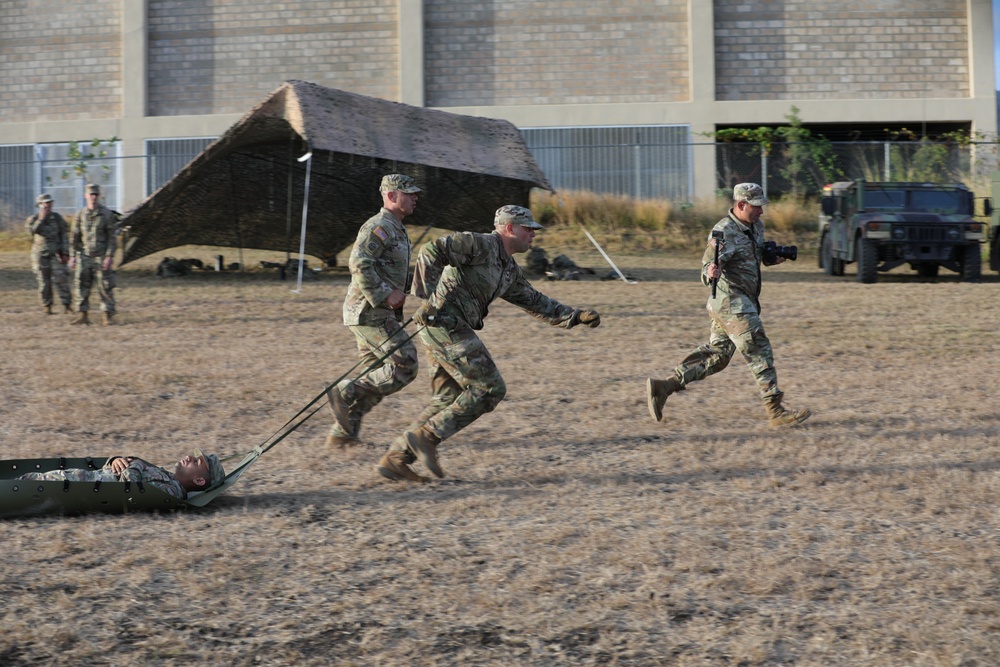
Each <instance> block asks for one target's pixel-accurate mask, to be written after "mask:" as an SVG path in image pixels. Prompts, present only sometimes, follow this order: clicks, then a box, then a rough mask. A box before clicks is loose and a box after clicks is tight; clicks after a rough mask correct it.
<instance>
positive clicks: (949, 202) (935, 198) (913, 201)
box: [865, 188, 964, 214]
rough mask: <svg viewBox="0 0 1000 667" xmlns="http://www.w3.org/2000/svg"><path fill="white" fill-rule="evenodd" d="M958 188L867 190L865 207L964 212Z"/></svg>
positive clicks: (930, 211)
mask: <svg viewBox="0 0 1000 667" xmlns="http://www.w3.org/2000/svg"><path fill="white" fill-rule="evenodd" d="M962 194H963V193H962V192H960V191H958V190H931V189H924V188H920V189H918V190H917V189H915V190H877V189H875V188H872V189H870V190H865V208H866V209H873V208H877V209H882V210H886V209H888V210H892V209H896V210H900V211H903V210H906V211H925V212H927V213H945V214H948V213H962V212H963V207H964V205H963V197H962Z"/></svg>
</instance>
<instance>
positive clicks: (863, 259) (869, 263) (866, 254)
mask: <svg viewBox="0 0 1000 667" xmlns="http://www.w3.org/2000/svg"><path fill="white" fill-rule="evenodd" d="M854 258H855V259H856V260H857V262H858V282H862V283H873V282H875V281H876V280H878V246H877V245H875V242H874V241H869V240H867V239H865V238H863V237H861V236H859V237H858V240H857V241H855V246H854Z"/></svg>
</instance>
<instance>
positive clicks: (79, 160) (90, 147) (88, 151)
mask: <svg viewBox="0 0 1000 667" xmlns="http://www.w3.org/2000/svg"><path fill="white" fill-rule="evenodd" d="M117 141H119V139H118V137H111V138H110V139H91V140H90V141H86V142H81V141H71V142H69V150H68V152H67V154H66V160H67V162H66V168H65V169H63V170H62V172H61V174H60V177H61V178H62V180H64V181H68V180H69V179H71V178H73V177H74V176H75V177H76V178H79V179H80V180H81V181H82V183H83V184H86V182H87V181H88V180H90V167H91V165H90V163H89V162H88V160H97V159H102V158H106V157H107V156H108V151H107V147H109V146H111V145H112V144H114V143H116V142H117ZM101 172H102V174H103V176H104V179H103V180H105V181H106V180H107V177H108V174H110V173H111V167H109V166H108V165H106V164H101ZM45 181H46V182H47V183H48V184H49V185H52V177H51V176H46V177H45Z"/></svg>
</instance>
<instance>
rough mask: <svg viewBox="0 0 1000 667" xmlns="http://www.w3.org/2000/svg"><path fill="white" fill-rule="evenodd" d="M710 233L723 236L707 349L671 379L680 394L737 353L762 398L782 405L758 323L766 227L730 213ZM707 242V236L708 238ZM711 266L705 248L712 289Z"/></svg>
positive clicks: (704, 259) (684, 363)
mask: <svg viewBox="0 0 1000 667" xmlns="http://www.w3.org/2000/svg"><path fill="white" fill-rule="evenodd" d="M713 230H719V231H722V232H723V234H724V235H725V240H724V242H723V245H722V246H721V247H720V249H719V265H720V266H721V267H722V275H721V277H720V278H719V283H718V287H717V290H716V297H715V298H714V299H712V298H709V300H708V312H709V314H710V315H711V317H712V326H711V335H710V337H709V341H708V344H707V345H702V346H700V347H698V348H697V349H696V350H694V351H693V352H691V354H689V355H688V356H687V358H685V359H684V361H682V362H681V363H680V365H678V366H677V367H676V368H675V369H674V376H675V377H676V379H677V380H678V383H679V384H680V386H681V387H682V388H683V387H684V386H685V385H687V384H690V383H691V382H695V381H697V380H704V379H705V378H707V377H708V376H710V375H714V374H715V373H718V372H719V371H721V370H722V369H723V368H725V367H726V366H728V365H729V361H730V360H731V359H732V357H733V354H734V353H735V352H736V351H737V350H739V352H740V354H742V355H743V359H744V360H746V362H747V365H748V366H749V367H750V372H751V373H753V376H754V379H755V380H756V381H757V386H758V387H759V388H760V394H761V397H762V398H763V399H764V400H765V401H767V400H768V399H780V398H781V396H782V392H781V390H780V389H778V375H777V372H776V371H775V369H774V352H773V351H772V350H771V343H770V341H769V340H768V339H767V336H766V335H765V333H764V325H763V323H762V322H761V319H760V310H761V309H760V288H761V275H760V264H761V262H762V261H763V246H764V224H763V223H762V222H760V221H759V220H758V221H757V223H755V224H754V225H753V226H752V227H749V226H747V225H745V224H743V223H742V222H740V221H739V220H738V219H737V218H736V217H735V216H734V215H733V211H732V209H730V210H729V215H728V216H726V217H725V218H723V219H722V220H720V221H719V222H718V223H716V225H715V227H714V228H713ZM709 240H711V236H709ZM714 261H715V248H714V247H713V246H712V245H711V244H709V246H708V248H706V249H705V254H704V255H703V256H702V259H701V263H702V271H701V281H702V283H704V284H705V285H706V286H707V285H709V284H710V281H709V279H708V276H707V274H706V273H705V270H706V269H707V268H708V265H709V264H711V263H713V262H714Z"/></svg>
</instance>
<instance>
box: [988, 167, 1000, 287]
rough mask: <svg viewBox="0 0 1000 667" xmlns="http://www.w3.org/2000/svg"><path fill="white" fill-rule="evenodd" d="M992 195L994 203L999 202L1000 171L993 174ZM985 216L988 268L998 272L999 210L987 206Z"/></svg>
mask: <svg viewBox="0 0 1000 667" xmlns="http://www.w3.org/2000/svg"><path fill="white" fill-rule="evenodd" d="M990 194H992V195H993V200H992V201H995V202H1000V199H998V198H1000V171H994V172H993V190H992V192H991V193H990ZM986 215H989V216H990V218H991V219H990V268H991V269H993V270H994V271H1000V208H993V207H991V206H989V205H987V210H986Z"/></svg>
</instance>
